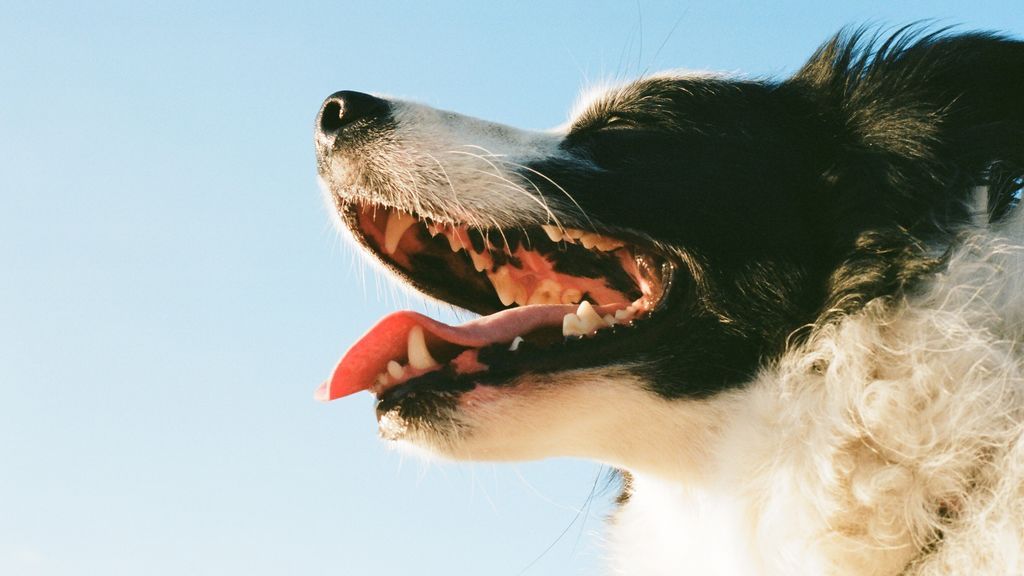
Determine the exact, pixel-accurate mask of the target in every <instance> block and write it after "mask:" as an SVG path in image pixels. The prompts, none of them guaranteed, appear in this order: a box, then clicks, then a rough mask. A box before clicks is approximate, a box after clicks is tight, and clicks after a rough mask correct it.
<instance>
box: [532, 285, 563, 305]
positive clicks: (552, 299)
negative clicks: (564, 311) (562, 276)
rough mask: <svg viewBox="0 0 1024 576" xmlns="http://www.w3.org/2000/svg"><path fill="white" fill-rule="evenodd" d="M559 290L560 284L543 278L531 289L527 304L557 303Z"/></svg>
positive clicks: (560, 289)
mask: <svg viewBox="0 0 1024 576" xmlns="http://www.w3.org/2000/svg"><path fill="white" fill-rule="evenodd" d="M561 292H562V285H561V284H559V283H558V282H555V281H554V280H551V279H547V280H544V281H543V282H541V283H540V285H539V286H537V288H536V289H535V290H534V291H533V295H531V296H530V299H529V300H528V301H527V304H558V303H559V301H560V298H559V295H560V294H561Z"/></svg>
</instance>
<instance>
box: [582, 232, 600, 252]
mask: <svg viewBox="0 0 1024 576" xmlns="http://www.w3.org/2000/svg"><path fill="white" fill-rule="evenodd" d="M600 238H601V237H600V236H599V235H597V234H584V235H582V236H580V244H583V247H584V248H586V249H588V250H590V249H591V248H593V247H594V246H597V242H598V240H599V239H600Z"/></svg>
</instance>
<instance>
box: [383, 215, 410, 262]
mask: <svg viewBox="0 0 1024 576" xmlns="http://www.w3.org/2000/svg"><path fill="white" fill-rule="evenodd" d="M415 223H416V218H415V217H413V215H412V214H406V213H405V212H392V213H391V215H390V216H388V224H387V227H386V228H385V229H384V251H385V252H387V253H388V254H394V253H395V249H397V248H398V241H399V240H401V239H402V235H403V234H405V231H406V230H408V229H409V227H410V226H412V225H413V224H415Z"/></svg>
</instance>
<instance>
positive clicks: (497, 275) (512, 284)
mask: <svg viewBox="0 0 1024 576" xmlns="http://www.w3.org/2000/svg"><path fill="white" fill-rule="evenodd" d="M487 277H488V278H490V279H491V284H493V285H494V291H495V292H497V293H498V300H501V303H502V304H503V305H505V306H509V305H511V304H512V303H513V302H515V303H516V304H526V301H527V294H526V287H525V286H522V285H520V284H519V283H518V282H516V281H515V279H513V278H512V276H511V275H509V273H508V267H507V266H502V267H501V268H499V269H498V271H497V272H488V273H487Z"/></svg>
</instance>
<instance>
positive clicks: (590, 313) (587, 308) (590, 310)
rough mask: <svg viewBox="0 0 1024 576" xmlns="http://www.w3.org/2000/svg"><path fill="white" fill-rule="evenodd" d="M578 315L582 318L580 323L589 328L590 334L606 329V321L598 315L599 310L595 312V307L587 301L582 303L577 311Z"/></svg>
mask: <svg viewBox="0 0 1024 576" xmlns="http://www.w3.org/2000/svg"><path fill="white" fill-rule="evenodd" d="M576 315H577V316H579V317H580V321H581V322H583V325H584V326H586V327H587V331H588V332H593V331H594V330H597V329H598V328H604V327H605V323H604V319H603V318H601V315H600V314H598V313H597V310H594V306H593V305H592V304H591V303H590V302H587V301H586V300H584V301H583V302H580V307H579V308H577V309H576Z"/></svg>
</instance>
